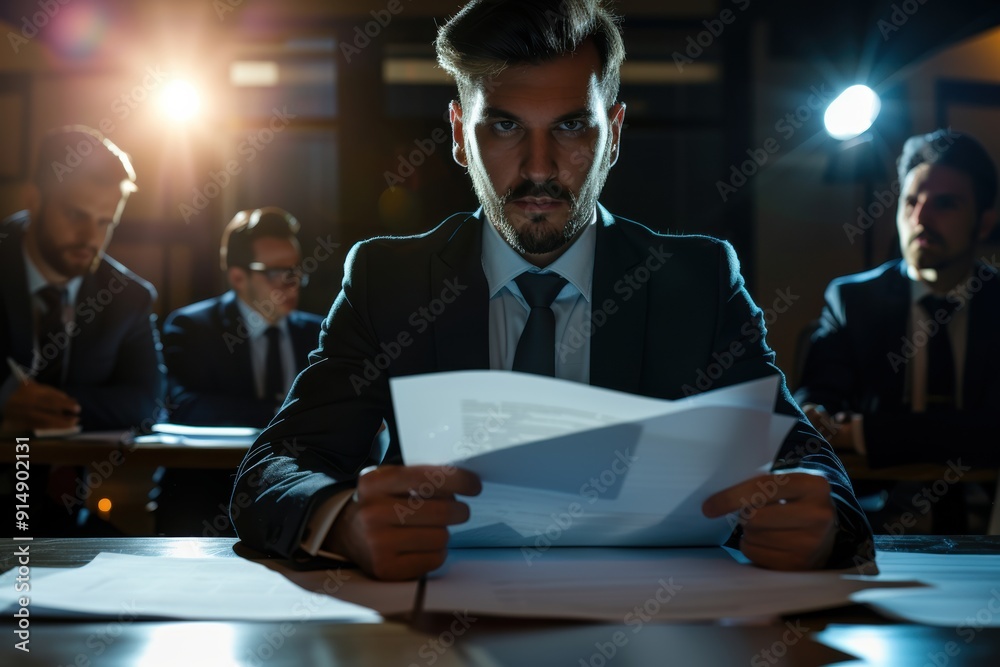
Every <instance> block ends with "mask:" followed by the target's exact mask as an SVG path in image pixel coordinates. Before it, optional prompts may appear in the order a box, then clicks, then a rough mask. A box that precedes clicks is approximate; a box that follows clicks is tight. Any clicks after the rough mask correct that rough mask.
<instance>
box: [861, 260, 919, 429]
mask: <svg viewBox="0 0 1000 667" xmlns="http://www.w3.org/2000/svg"><path fill="white" fill-rule="evenodd" d="M905 266H906V265H905V264H904V263H903V262H902V260H901V261H900V263H899V264H898V265H897V266H896V267H895V268H894V269H892V270H890V271H887V272H886V274H885V283H884V288H883V289H882V290H881V291H880V292H876V299H875V301H874V302H873V303H872V304H871V307H872V308H873V309H874V312H873V313H871V318H870V319H868V320H867V321H869V322H882V326H880V327H878V329H877V333H876V334H875V335H877V336H880V337H881V339H882V341H881V343H880V344H879V345H875V346H872V347H870V348H869V349H872V350H875V351H876V352H877V355H878V357H877V358H876V359H872V360H871V363H873V364H874V365H875V368H878V369H880V371H881V372H880V375H881V378H880V380H879V381H878V384H879V385H881V386H883V387H885V390H884V391H879V390H878V389H877V388H876V387H871V388H870V392H869V394H868V395H867V396H865V398H864V399H863V405H862V409H863V410H865V411H871V412H877V411H880V410H898V409H899V408H900V407H901V406H902V405H903V404H904V403H905V402H907V400H906V399H907V398H908V397H906V396H904V395H903V394H904V391H905V387H906V373H907V370H906V369H907V367H908V364H903V365H898V364H897V370H893V363H892V362H891V361H890V360H889V358H888V357H887V356H886V353H885V350H893V351H895V352H897V353H898V354H903V353H904V350H903V339H905V338H906V325H907V322H909V319H910V281H909V278H907V277H906V276H905V275H904V273H903V272H904V271H905V270H906V269H905ZM872 333H875V332H874V331H873V332H872ZM880 396H881V397H882V400H890V399H891V404H890V405H876V404H875V403H877V402H878V401H879V400H880V399H879V397H880Z"/></svg>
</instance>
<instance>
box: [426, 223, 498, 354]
mask: <svg viewBox="0 0 1000 667" xmlns="http://www.w3.org/2000/svg"><path fill="white" fill-rule="evenodd" d="M484 224H487V223H485V222H481V221H480V220H479V219H478V218H476V217H474V216H471V215H470V216H468V217H467V218H466V219H465V220H463V221H462V222H461V223H459V225H458V227H457V228H456V229H455V231H454V233H453V234H452V236H451V239H449V241H448V244H447V245H446V246H445V247H444V249H443V250H442V251H441V252H440V253H439V254H437V255H434V256H433V257H431V283H430V291H429V294H428V296H429V298H428V303H427V304H426V306H425V307H426V308H427V309H428V310H429V311H430V313H431V314H432V315H433V316H434V317H435V320H434V348H435V357H436V364H435V365H436V368H437V369H438V370H442V371H452V370H467V369H477V368H478V369H483V368H489V367H490V354H489V351H490V347H489V340H490V338H489V288H488V286H487V284H486V275H485V274H484V273H483V265H482V234H483V225H484ZM449 301H451V303H449ZM438 311H440V314H438Z"/></svg>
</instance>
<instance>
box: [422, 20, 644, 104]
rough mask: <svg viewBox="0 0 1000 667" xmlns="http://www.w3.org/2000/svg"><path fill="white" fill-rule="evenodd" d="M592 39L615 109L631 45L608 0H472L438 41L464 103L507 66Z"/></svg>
mask: <svg viewBox="0 0 1000 667" xmlns="http://www.w3.org/2000/svg"><path fill="white" fill-rule="evenodd" d="M588 39H593V40H594V43H595V44H596V46H597V51H598V53H599V54H600V56H601V65H602V67H603V71H602V72H601V76H600V87H601V92H602V97H603V98H604V104H605V107H606V108H610V107H611V105H612V104H614V103H615V100H617V98H618V87H619V85H620V82H621V76H620V69H621V64H622V61H623V60H624V59H625V45H624V43H623V42H622V36H621V30H620V29H619V27H618V23H617V19H616V18H615V16H614V15H613V14H612V13H611V12H610V11H609V10H608V9H607V8H605V6H604V2H603V1H602V0H472V1H471V2H469V3H468V4H467V5H465V7H463V8H462V10H461V11H460V12H458V14H456V15H455V16H454V17H452V19H451V20H450V21H448V22H447V23H446V24H445V25H444V26H442V27H441V29H440V30H439V31H438V36H437V40H436V41H435V44H434V45H435V47H436V48H437V55H438V63H439V64H440V65H441V67H443V68H444V69H445V70H447V71H448V73H449V74H451V75H452V76H453V77H454V78H455V82H456V83H457V84H458V94H459V98H460V99H461V100H462V102H463V104H464V103H466V102H467V101H468V100H469V99H470V97H471V96H472V94H473V93H474V91H475V89H476V87H477V86H479V85H481V84H482V83H483V82H484V81H486V80H487V79H489V78H492V77H495V76H497V75H498V74H500V72H502V71H503V70H504V69H506V68H507V67H509V66H511V65H513V64H517V63H530V64H534V65H537V64H540V63H543V62H546V61H549V60H553V59H555V58H557V57H559V56H562V55H566V54H569V53H572V52H574V51H576V49H577V47H579V46H580V44H582V43H583V42H584V41H586V40H588Z"/></svg>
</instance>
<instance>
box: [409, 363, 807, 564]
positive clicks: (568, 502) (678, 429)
mask: <svg viewBox="0 0 1000 667" xmlns="http://www.w3.org/2000/svg"><path fill="white" fill-rule="evenodd" d="M777 386H778V377H777V376H771V377H767V378H763V379H760V380H755V381H752V382H747V383H744V384H741V385H737V386H732V387H726V388H723V389H718V390H715V391H711V392H706V393H704V394H698V395H695V396H691V397H689V398H685V399H682V400H677V401H667V400H658V399H651V398H646V397H642V396H636V395H633V394H627V393H623V392H616V391H611V390H608V389H600V388H596V387H591V386H588V385H584V384H580V383H576V382H568V381H565V380H556V379H553V378H547V377H541V376H537V375H529V374H523V373H500V372H495V371H460V372H453V373H434V374H429V375H417V376H409V377H403V378H394V379H392V380H391V388H392V395H393V403H394V405H395V410H396V419H397V425H398V429H399V434H400V445H401V447H402V454H403V460H404V461H405V462H406V463H407V464H409V465H416V464H433V465H446V464H452V465H455V466H457V467H461V468H465V469H468V470H471V471H473V472H475V473H477V474H478V475H479V476H480V478H481V479H482V481H483V492H482V494H481V495H480V496H477V497H474V498H463V501H465V502H468V504H469V506H470V508H471V519H470V520H469V521H468V522H467V523H465V524H462V525H460V526H455V527H453V528H452V539H451V545H452V546H456V547H461V546H477V547H493V546H508V547H510V546H513V547H540V546H546V547H547V546H553V545H555V546H661V547H662V546H709V545H719V544H721V543H723V542H724V541H725V540H726V538H727V537H728V536H729V534H730V533H731V532H732V529H733V523H732V522H731V521H730V520H729V519H727V518H719V519H707V518H706V517H705V516H704V515H702V512H701V505H702V502H703V501H704V500H705V499H706V498H708V497H709V496H710V495H712V494H713V493H715V492H717V491H720V490H722V489H725V488H727V487H729V486H732V485H733V484H736V483H738V482H741V481H744V480H746V479H748V478H751V477H753V476H755V475H758V474H761V473H764V472H766V471H767V470H768V469H769V468H770V466H771V464H772V462H773V460H774V457H775V456H776V454H777V451H778V449H779V447H780V446H781V443H782V441H783V440H784V438H785V436H786V435H787V434H788V431H789V430H790V428H791V427H792V425H793V424H794V423H795V421H796V420H795V419H794V418H792V417H788V416H785V415H776V414H774V413H773V410H774V403H775V397H776V392H777ZM427 483H428V484H429V485H433V483H434V480H428V482H427ZM417 491H418V492H420V489H417ZM425 495H426V494H425Z"/></svg>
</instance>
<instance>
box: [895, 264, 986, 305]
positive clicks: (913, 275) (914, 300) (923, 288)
mask: <svg viewBox="0 0 1000 667" xmlns="http://www.w3.org/2000/svg"><path fill="white" fill-rule="evenodd" d="M903 275H905V276H906V277H907V278H908V279H909V281H910V303H911V304H919V303H920V300H921V299H923V298H924V297H925V296H927V295H928V294H934V291H933V290H932V289H931V288H930V286H929V285H928V284H927V283H925V282H924V281H922V280H921V279H920V275H919V274H918V273H917V272H916V270H914V269H913V267H911V266H910V265H909V264H906V268H905V270H904V271H903ZM971 277H972V271H971V270H970V271H969V275H968V276H966V278H965V280H963V281H962V282H960V283H959V285H967V284H968V281H969V278H971ZM954 292H955V290H954V289H952V290H950V291H949V292H948V294H953V293H954Z"/></svg>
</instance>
